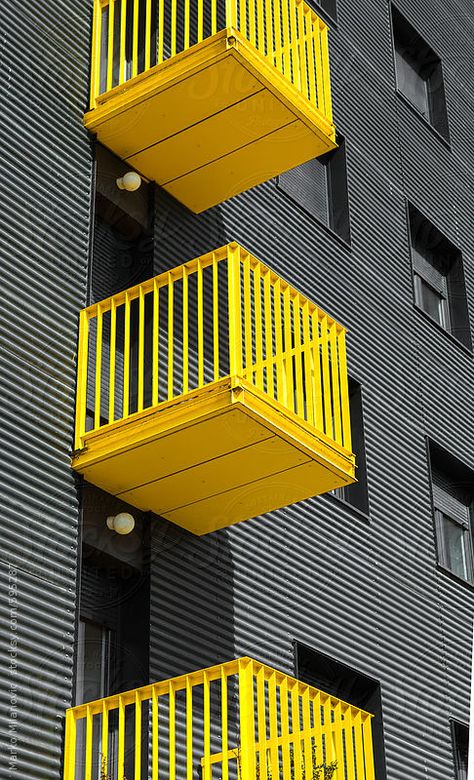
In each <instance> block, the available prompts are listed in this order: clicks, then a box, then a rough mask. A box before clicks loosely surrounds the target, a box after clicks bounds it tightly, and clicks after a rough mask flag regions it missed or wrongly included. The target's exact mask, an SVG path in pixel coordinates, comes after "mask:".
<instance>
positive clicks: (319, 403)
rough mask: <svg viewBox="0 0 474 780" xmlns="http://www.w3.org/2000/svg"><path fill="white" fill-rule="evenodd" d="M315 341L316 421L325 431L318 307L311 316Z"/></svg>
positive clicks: (317, 426)
mask: <svg viewBox="0 0 474 780" xmlns="http://www.w3.org/2000/svg"><path fill="white" fill-rule="evenodd" d="M311 320H312V341H313V361H312V365H313V371H314V407H315V409H314V411H315V415H314V423H315V426H316V428H318V430H320V431H324V419H323V388H322V383H321V346H320V345H321V339H320V336H319V326H320V317H319V311H318V309H316V310H315V311H314V312H313V314H312V317H311Z"/></svg>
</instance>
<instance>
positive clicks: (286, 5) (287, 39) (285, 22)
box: [281, 0, 291, 81]
mask: <svg viewBox="0 0 474 780" xmlns="http://www.w3.org/2000/svg"><path fill="white" fill-rule="evenodd" d="M281 2H282V14H281V19H282V26H283V73H284V75H285V76H286V78H287V79H288V80H289V81H291V36H290V0H281Z"/></svg>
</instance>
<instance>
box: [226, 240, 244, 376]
mask: <svg viewBox="0 0 474 780" xmlns="http://www.w3.org/2000/svg"><path fill="white" fill-rule="evenodd" d="M227 268H228V288H229V291H228V296H229V364H230V365H229V368H230V376H231V377H234V376H242V371H243V366H242V301H241V290H240V247H239V246H238V245H236V244H229V246H228V248H227Z"/></svg>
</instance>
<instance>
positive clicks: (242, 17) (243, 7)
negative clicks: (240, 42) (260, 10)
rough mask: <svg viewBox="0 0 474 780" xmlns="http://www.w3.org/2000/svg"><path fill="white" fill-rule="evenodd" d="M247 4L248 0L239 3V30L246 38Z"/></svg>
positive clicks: (241, 0)
mask: <svg viewBox="0 0 474 780" xmlns="http://www.w3.org/2000/svg"><path fill="white" fill-rule="evenodd" d="M247 2H248V0H240V3H239V6H240V7H239V11H240V14H239V30H240V32H241V33H242V35H244V36H245V37H247Z"/></svg>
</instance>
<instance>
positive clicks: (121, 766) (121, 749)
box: [117, 696, 125, 780]
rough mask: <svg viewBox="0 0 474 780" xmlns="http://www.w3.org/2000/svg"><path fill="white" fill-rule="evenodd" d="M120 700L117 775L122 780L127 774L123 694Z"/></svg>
mask: <svg viewBox="0 0 474 780" xmlns="http://www.w3.org/2000/svg"><path fill="white" fill-rule="evenodd" d="M118 701H119V703H118V711H119V717H118V738H117V775H118V778H119V780H122V778H123V776H124V774H125V705H124V703H123V699H122V697H121V696H119V699H118Z"/></svg>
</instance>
